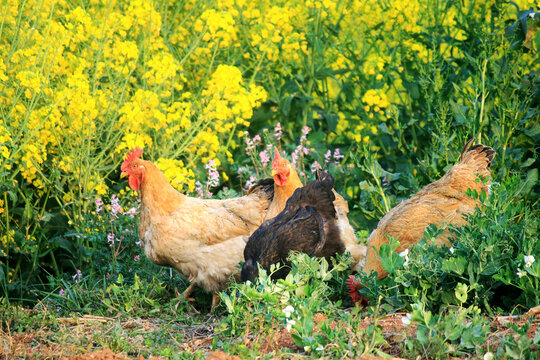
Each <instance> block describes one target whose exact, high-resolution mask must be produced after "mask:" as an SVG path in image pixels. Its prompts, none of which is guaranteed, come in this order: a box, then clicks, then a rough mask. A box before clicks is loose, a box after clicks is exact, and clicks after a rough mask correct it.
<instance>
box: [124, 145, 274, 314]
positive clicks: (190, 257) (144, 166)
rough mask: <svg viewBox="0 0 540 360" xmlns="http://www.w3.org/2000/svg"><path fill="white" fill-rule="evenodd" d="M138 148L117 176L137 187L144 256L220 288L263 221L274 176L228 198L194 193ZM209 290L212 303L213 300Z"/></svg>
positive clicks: (202, 284) (213, 289)
mask: <svg viewBox="0 0 540 360" xmlns="http://www.w3.org/2000/svg"><path fill="white" fill-rule="evenodd" d="M141 155H142V149H140V148H137V149H134V150H133V151H132V152H130V153H129V154H128V155H127V157H126V159H125V161H124V162H123V164H122V177H125V176H127V177H128V180H129V186H130V187H131V188H132V189H133V190H135V191H140V196H141V206H140V222H139V237H140V238H141V240H142V242H143V246H144V252H145V254H146V256H148V258H149V259H150V260H151V261H152V262H154V263H156V264H158V265H162V266H168V267H172V268H174V269H176V270H177V271H178V272H179V273H180V274H182V275H183V276H185V277H186V278H188V279H189V281H190V286H189V287H188V289H187V290H186V291H185V292H184V296H185V297H186V298H187V297H188V295H189V293H190V292H191V291H192V290H193V287H194V286H195V285H198V286H200V287H202V288H203V289H204V290H206V291H208V292H213V293H214V292H216V291H219V290H222V289H223V288H224V287H225V286H226V285H227V282H228V279H229V277H230V276H231V275H232V274H233V273H235V272H236V271H237V270H238V268H237V267H236V266H237V265H238V263H239V262H241V261H242V260H243V259H244V255H243V251H244V247H245V245H246V242H247V240H248V238H249V235H251V234H252V233H253V232H254V231H255V230H256V229H257V228H258V227H259V225H260V224H261V223H262V221H263V219H264V217H265V215H266V212H267V211H268V207H269V205H270V202H271V200H272V197H273V181H272V179H266V180H261V181H259V182H258V183H257V184H256V185H255V186H253V187H252V188H251V189H250V190H249V192H248V195H246V196H242V197H237V198H233V199H227V200H211V199H209V200H205V199H199V198H193V197H189V196H186V195H184V194H181V193H179V192H178V191H176V190H175V189H174V188H173V187H172V186H171V184H169V182H168V180H167V178H166V177H165V175H164V174H163V173H162V172H161V171H160V170H159V169H158V167H157V166H156V165H155V164H153V163H152V162H150V161H146V160H142V159H140V156H141ZM217 300H218V297H217V296H216V294H214V297H213V301H212V305H213V306H214V305H215V304H216V303H217Z"/></svg>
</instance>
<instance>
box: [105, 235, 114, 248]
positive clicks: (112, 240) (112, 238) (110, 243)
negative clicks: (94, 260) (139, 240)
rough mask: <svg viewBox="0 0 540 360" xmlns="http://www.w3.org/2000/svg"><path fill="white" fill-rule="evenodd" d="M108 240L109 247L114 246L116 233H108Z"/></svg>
mask: <svg viewBox="0 0 540 360" xmlns="http://www.w3.org/2000/svg"><path fill="white" fill-rule="evenodd" d="M107 242H108V243H109V247H111V246H113V244H114V233H108V234H107Z"/></svg>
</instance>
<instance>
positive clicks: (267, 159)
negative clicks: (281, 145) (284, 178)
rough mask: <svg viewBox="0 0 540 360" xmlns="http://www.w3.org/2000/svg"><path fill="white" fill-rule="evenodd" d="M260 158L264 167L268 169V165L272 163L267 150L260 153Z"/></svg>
mask: <svg viewBox="0 0 540 360" xmlns="http://www.w3.org/2000/svg"><path fill="white" fill-rule="evenodd" d="M259 157H260V158H261V163H262V165H263V167H266V165H267V164H268V163H269V162H270V155H268V153H267V152H266V150H263V151H261V152H260V153H259Z"/></svg>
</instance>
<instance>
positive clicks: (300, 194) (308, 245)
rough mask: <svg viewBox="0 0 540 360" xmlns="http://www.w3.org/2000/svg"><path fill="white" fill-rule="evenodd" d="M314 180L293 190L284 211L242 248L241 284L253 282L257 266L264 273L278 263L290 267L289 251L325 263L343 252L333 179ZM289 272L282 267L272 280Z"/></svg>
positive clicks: (319, 175) (260, 229)
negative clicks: (243, 260)
mask: <svg viewBox="0 0 540 360" xmlns="http://www.w3.org/2000/svg"><path fill="white" fill-rule="evenodd" d="M317 178H318V180H315V181H313V182H311V183H309V184H307V185H306V186H304V187H301V188H298V189H296V190H295V192H294V194H293V195H292V196H291V197H290V198H289V200H287V204H286V205H285V209H283V211H282V212H281V213H279V214H278V215H277V216H276V217H275V218H272V219H269V220H267V221H265V222H264V223H262V225H261V226H260V227H259V228H258V229H257V230H255V232H254V233H253V234H252V235H251V236H250V237H249V241H248V243H247V244H246V248H245V249H244V259H245V263H244V265H243V266H242V272H241V279H242V281H247V280H250V281H254V280H255V278H256V277H257V276H258V274H259V269H258V268H257V263H259V264H261V267H262V268H263V269H266V270H267V271H268V270H270V265H272V264H276V263H278V262H281V263H282V264H285V265H290V263H289V262H288V261H287V256H288V255H289V252H291V251H298V252H303V253H306V254H308V255H309V256H318V257H324V258H326V260H328V261H329V260H330V257H331V256H332V255H335V254H336V253H343V252H344V251H345V245H344V244H343V241H342V240H341V237H340V231H339V229H338V227H337V223H336V222H337V218H336V210H335V208H334V204H333V201H334V200H335V196H334V193H333V191H332V188H333V186H334V178H333V177H332V176H331V175H329V174H328V173H326V172H322V173H318V174H317ZM288 272H289V269H288V268H287V267H282V268H281V269H279V270H278V271H276V272H275V273H274V274H272V278H274V279H279V278H284V277H285V276H286V275H287V274H288Z"/></svg>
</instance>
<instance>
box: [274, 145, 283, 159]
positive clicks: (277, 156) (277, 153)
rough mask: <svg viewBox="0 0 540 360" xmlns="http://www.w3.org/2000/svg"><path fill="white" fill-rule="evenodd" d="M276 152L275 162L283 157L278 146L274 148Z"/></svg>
mask: <svg viewBox="0 0 540 360" xmlns="http://www.w3.org/2000/svg"><path fill="white" fill-rule="evenodd" d="M274 152H275V155H274V160H277V159H279V158H280V157H281V154H280V153H279V150H278V148H277V146H276V147H274Z"/></svg>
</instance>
